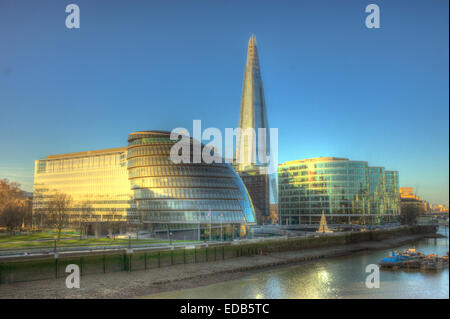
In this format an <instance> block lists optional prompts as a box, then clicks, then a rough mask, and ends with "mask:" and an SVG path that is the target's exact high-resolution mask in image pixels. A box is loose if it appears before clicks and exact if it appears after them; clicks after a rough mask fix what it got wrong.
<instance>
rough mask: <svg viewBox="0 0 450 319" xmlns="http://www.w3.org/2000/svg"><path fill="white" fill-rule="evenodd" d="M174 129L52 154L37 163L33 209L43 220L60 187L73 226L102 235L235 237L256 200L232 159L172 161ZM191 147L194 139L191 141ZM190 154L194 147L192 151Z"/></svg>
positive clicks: (244, 227) (249, 220)
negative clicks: (131, 232) (94, 148)
mask: <svg viewBox="0 0 450 319" xmlns="http://www.w3.org/2000/svg"><path fill="white" fill-rule="evenodd" d="M176 142H177V140H170V133H169V132H161V131H143V132H134V133H131V134H130V135H129V137H128V146H127V147H121V148H114V149H105V150H97V151H87V152H79V153H70V154H61V155H50V156H47V157H46V158H45V159H41V160H37V161H36V162H35V174H34V198H35V201H34V206H33V215H34V216H35V220H37V221H36V222H37V223H39V222H42V220H44V218H42V219H41V218H38V217H39V216H41V217H45V213H46V207H48V203H49V201H51V198H52V194H54V193H55V192H59V193H66V194H68V195H70V196H71V198H72V200H73V201H72V205H71V207H69V208H68V209H67V214H68V224H69V225H70V226H72V227H77V225H79V224H80V222H82V221H83V222H86V223H87V224H88V226H89V230H90V232H91V233H95V234H97V235H100V234H106V233H111V232H113V231H116V230H115V228H116V229H117V231H118V232H125V231H128V230H131V229H136V228H139V229H146V230H148V231H150V232H152V233H153V235H154V236H156V237H164V238H166V237H169V234H170V233H172V235H173V238H174V239H197V240H198V239H205V240H208V239H211V240H215V239H217V240H219V239H222V238H223V239H225V240H226V239H233V238H237V237H239V236H241V235H243V234H245V233H246V230H247V226H248V225H252V224H254V223H255V221H256V219H255V212H254V208H253V204H252V202H251V200H250V198H249V196H248V194H247V191H246V188H245V186H244V184H243V183H242V181H241V179H240V178H239V176H238V175H237V174H236V172H235V171H234V169H233V168H232V167H231V165H229V164H228V163H212V164H207V163H204V162H201V163H192V161H191V163H180V164H175V163H173V162H172V161H171V160H170V149H171V147H172V146H173V145H174V144H175V143H176ZM191 147H192V139H191ZM191 154H192V151H191Z"/></svg>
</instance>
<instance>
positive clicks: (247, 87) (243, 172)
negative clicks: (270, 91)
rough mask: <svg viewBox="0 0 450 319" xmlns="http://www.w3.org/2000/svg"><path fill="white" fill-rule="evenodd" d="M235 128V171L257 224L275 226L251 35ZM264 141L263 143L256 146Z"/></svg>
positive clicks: (261, 98)
mask: <svg viewBox="0 0 450 319" xmlns="http://www.w3.org/2000/svg"><path fill="white" fill-rule="evenodd" d="M238 127H239V128H240V129H241V131H240V133H238V134H237V136H236V150H235V156H234V160H235V161H234V167H235V168H236V170H237V172H238V173H239V175H240V176H241V178H242V180H243V182H244V184H245V186H246V188H247V190H248V192H249V195H250V197H251V199H252V202H253V205H254V207H255V212H256V218H257V221H258V224H262V223H268V222H274V220H273V218H271V214H270V194H271V193H272V192H271V191H270V189H271V188H272V187H276V183H275V184H274V183H272V180H273V177H272V178H271V176H269V174H268V173H267V170H265V167H267V164H266V163H267V161H266V159H265V157H267V155H268V152H269V151H270V145H269V140H270V139H269V124H268V121H267V111H266V101H265V99H264V90H263V84H262V79H261V69H260V66H259V59H258V48H257V43H256V38H255V36H254V35H252V36H251V37H250V40H249V41H248V51H247V62H246V64H245V72H244V83H243V85H242V98H241V111H240V114H239V126H238ZM259 128H263V129H264V128H265V136H264V135H262V136H258V135H260V131H258V129H259ZM249 129H250V130H249ZM246 130H247V131H246ZM251 132H254V133H255V134H254V136H251V134H250V135H249V133H251ZM264 139H265V143H258V140H261V141H262V140H264ZM272 184H274V185H272ZM273 191H274V192H273V194H272V195H273V198H276V188H275V189H273Z"/></svg>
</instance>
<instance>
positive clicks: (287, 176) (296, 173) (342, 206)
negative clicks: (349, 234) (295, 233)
mask: <svg viewBox="0 0 450 319" xmlns="http://www.w3.org/2000/svg"><path fill="white" fill-rule="evenodd" d="M389 172H391V171H389ZM390 176H391V175H390ZM395 176H396V178H397V183H394V182H392V181H391V180H392V178H391V180H388V183H386V175H385V171H384V168H379V167H373V168H372V167H369V166H368V163H367V162H364V161H350V160H348V159H346V158H336V157H319V158H313V159H305V160H297V161H290V162H286V163H284V164H281V165H280V166H279V169H278V184H279V204H278V205H279V208H278V209H279V215H280V222H281V223H282V224H316V223H317V224H318V223H319V222H320V217H321V215H322V212H323V213H324V214H325V216H326V217H327V222H328V223H330V224H350V223H352V224H371V223H379V222H382V221H389V220H391V217H395V216H396V214H397V213H398V210H397V208H396V206H395V205H396V204H395V203H396V202H395V200H396V199H395V198H396V196H397V195H396V193H395V192H396V191H395V190H396V189H398V174H397V175H395ZM394 180H395V178H394ZM386 185H389V187H390V188H387V187H386ZM388 191H389V193H388ZM388 194H392V197H389V196H388Z"/></svg>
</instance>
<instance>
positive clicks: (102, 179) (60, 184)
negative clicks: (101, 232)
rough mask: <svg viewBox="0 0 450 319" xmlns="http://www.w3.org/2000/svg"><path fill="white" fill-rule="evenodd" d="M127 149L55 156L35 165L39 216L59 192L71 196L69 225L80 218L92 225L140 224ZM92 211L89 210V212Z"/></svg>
mask: <svg viewBox="0 0 450 319" xmlns="http://www.w3.org/2000/svg"><path fill="white" fill-rule="evenodd" d="M126 152H127V149H126V148H125V147H123V148H115V149H107V150H100V151H90V152H80V153H72V154H63V155H52V156H48V157H47V158H46V159H42V160H37V161H36V162H35V174H34V201H33V211H34V213H35V215H37V214H36V213H39V212H41V211H43V210H45V207H46V206H47V202H48V201H49V200H50V199H51V196H52V194H54V193H55V192H60V193H65V194H68V195H70V196H71V198H72V205H71V207H70V210H69V211H68V215H69V218H68V222H69V224H70V225H76V224H77V223H78V222H79V219H80V216H81V215H83V218H85V219H87V220H88V221H90V222H106V221H108V222H110V221H119V222H128V223H134V222H136V217H137V215H136V213H135V211H133V209H132V192H131V190H130V187H129V184H128V172H127V158H126ZM87 207H88V209H87Z"/></svg>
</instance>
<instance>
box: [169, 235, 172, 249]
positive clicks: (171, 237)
mask: <svg viewBox="0 0 450 319" xmlns="http://www.w3.org/2000/svg"><path fill="white" fill-rule="evenodd" d="M172 236H173V234H172V232H170V234H169V237H170V246H172Z"/></svg>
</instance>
